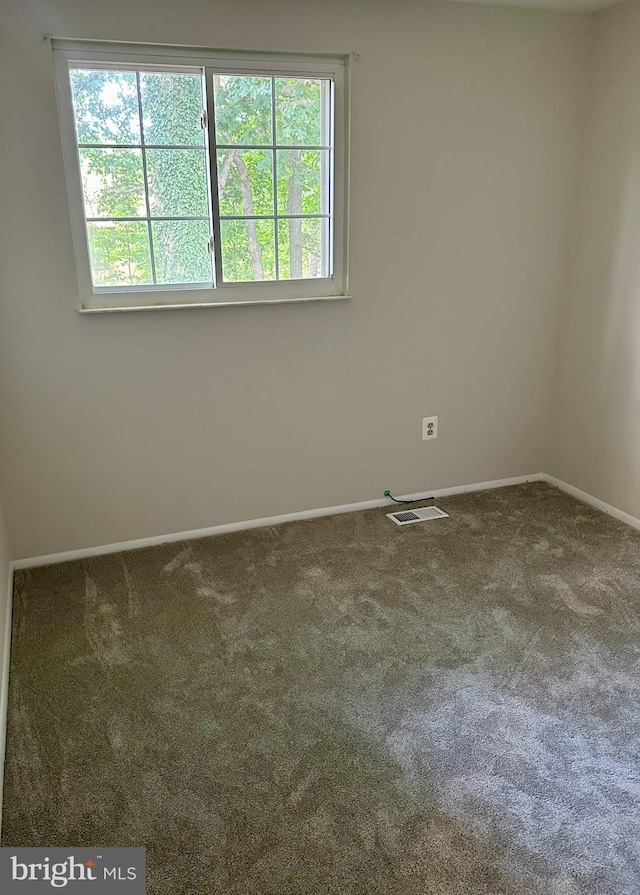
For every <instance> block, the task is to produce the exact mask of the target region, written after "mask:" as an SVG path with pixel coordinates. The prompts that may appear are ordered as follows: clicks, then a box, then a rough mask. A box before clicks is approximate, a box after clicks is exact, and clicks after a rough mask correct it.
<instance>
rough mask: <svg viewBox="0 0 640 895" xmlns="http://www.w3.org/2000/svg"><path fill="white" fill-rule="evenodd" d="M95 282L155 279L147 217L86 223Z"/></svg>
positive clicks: (120, 283) (127, 283) (137, 282)
mask: <svg viewBox="0 0 640 895" xmlns="http://www.w3.org/2000/svg"><path fill="white" fill-rule="evenodd" d="M87 232H88V236H89V252H90V256H91V270H92V272H93V282H94V284H95V285H96V286H142V285H148V284H150V283H152V282H153V279H152V276H151V254H150V252H149V236H148V228H147V223H146V221H141V222H139V223H138V222H137V221H125V222H120V223H116V222H115V221H109V222H107V223H96V224H87Z"/></svg>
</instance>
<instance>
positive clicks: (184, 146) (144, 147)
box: [77, 69, 213, 288]
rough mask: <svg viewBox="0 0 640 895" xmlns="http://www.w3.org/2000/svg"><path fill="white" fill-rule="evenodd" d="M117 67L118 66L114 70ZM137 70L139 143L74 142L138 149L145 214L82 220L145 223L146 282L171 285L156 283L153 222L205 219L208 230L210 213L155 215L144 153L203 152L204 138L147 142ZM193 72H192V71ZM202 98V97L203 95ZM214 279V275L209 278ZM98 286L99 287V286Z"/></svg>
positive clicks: (93, 146) (80, 145)
mask: <svg viewBox="0 0 640 895" xmlns="http://www.w3.org/2000/svg"><path fill="white" fill-rule="evenodd" d="M116 70H118V69H116ZM140 71H141V69H135V76H136V102H137V111H138V128H139V131H140V142H139V143H115V142H114V143H86V142H80V141H77V146H78V149H79V150H82V149H127V150H133V149H138V150H140V153H141V162H142V178H143V186H144V201H145V209H146V214H145V215H136V216H134V215H131V216H123V215H111V216H109V217H95V216H91V217H89V216H87V215H86V213H85V221H86V222H87V224H108V223H141V224H142V223H146V225H147V238H148V240H149V260H150V265H151V280H152V282H151V283H150V284H149V285H150V286H151V285H152V286H159V285H160V286H171V285H174V284H171V283H164V284H160V283H158V275H157V269H156V254H155V245H154V238H153V223H154V222H167V223H171V222H182V221H199V222H206V223H208V224H209V229H210V230H211V213H209V214H207V215H154V214H152V213H151V199H150V193H149V175H148V168H147V152H148V151H149V150H154V149H156V150H157V149H159V150H163V151H164V150H187V151H189V152H192V151H199V152H203V153H206V149H207V147H206V146H205V145H204V141H203V143H202V145H198V144H196V143H192V144H189V143H147V142H146V140H145V133H144V115H143V111H142V87H141V83H140ZM192 74H193V73H192ZM203 99H204V98H203ZM207 204H208V205H209V209H210V210H211V202H210V199H209V198H207ZM212 282H213V277H212ZM98 288H100V287H98Z"/></svg>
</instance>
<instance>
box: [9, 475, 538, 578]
mask: <svg viewBox="0 0 640 895" xmlns="http://www.w3.org/2000/svg"><path fill="white" fill-rule="evenodd" d="M541 479H542V473H534V474H532V475H521V476H516V477H515V478H510V479H497V480H496V481H492V482H475V483H473V484H470V485H457V486H456V487H454V488H439V489H437V490H435V491H422V492H417V493H415V494H402V495H400V497H401V498H405V499H407V500H421V499H426V498H428V497H436V498H437V497H449V496H450V495H453V494H465V493H466V492H469V491H488V490H490V489H491V488H504V487H506V486H508V485H522V484H523V483H525V482H539V481H541ZM390 503H391V502H390V501H389V500H388V499H387V498H386V497H381V498H376V499H375V500H363V501H360V502H359V503H346V504H342V505H341V506H337V507H321V508H319V509H315V510H301V511H300V512H297V513H285V514H283V515H281V516H266V517H265V518H263V519H249V520H247V521H244V522H230V523H227V524H225V525H212V526H211V527H209V528H197V529H194V530H193V531H178V532H175V533H172V534H164V535H155V536H154V537H150V538H138V539H137V540H133V541H122V542H120V543H118V544H104V545H102V546H97V547H85V548H84V549H82V550H68V551H66V552H65V553H50V554H48V555H47V556H31V557H28V558H26V559H17V560H15V561H14V563H13V567H14V569H16V570H17V569H34V568H36V567H38V566H49V565H53V564H54V563H59V562H69V561H70V560H74V559H88V558H89V557H92V556H104V555H106V554H108V553H122V552H123V551H126V550H139V549H140V548H141V547H157V546H158V545H159V544H171V543H174V542H176V541H194V540H196V539H197V538H208V537H211V536H212V535H221V534H228V533H229V532H234V531H248V530H249V529H251V528H266V527H269V526H271V525H281V524H282V523H283V522H296V521H298V520H304V519H316V518H318V517H320V516H335V515H337V514H339V513H353V512H357V511H358V510H370V509H373V508H375V507H386V506H390Z"/></svg>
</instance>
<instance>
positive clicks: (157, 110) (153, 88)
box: [140, 71, 204, 146]
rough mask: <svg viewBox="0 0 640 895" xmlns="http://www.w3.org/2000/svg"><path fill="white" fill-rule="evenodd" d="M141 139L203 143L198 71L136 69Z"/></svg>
mask: <svg viewBox="0 0 640 895" xmlns="http://www.w3.org/2000/svg"><path fill="white" fill-rule="evenodd" d="M140 95H141V98H142V121H143V124H144V140H145V143H151V144H153V143H158V144H160V145H166V144H167V143H169V144H173V145H176V146H183V145H187V146H204V131H203V130H202V128H201V126H200V116H201V115H202V111H203V109H204V99H203V95H202V75H199V74H174V73H167V72H147V71H144V72H140Z"/></svg>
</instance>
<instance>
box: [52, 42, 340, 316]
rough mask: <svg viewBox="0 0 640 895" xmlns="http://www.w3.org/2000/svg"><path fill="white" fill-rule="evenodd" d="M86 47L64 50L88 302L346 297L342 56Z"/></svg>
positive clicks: (61, 66)
mask: <svg viewBox="0 0 640 895" xmlns="http://www.w3.org/2000/svg"><path fill="white" fill-rule="evenodd" d="M57 43H58V44H62V43H66V44H69V43H70V42H57ZM86 46H87V44H83V47H82V49H81V51H79V52H78V53H74V52H73V51H72V49H71V48H70V47H68V46H65V47H62V46H54V51H55V55H56V56H59V57H62V59H60V58H58V59H56V65H57V76H58V81H60V75H61V70H63V71H66V72H68V75H67V79H68V80H67V90H68V91H69V95H68V99H69V101H68V103H67V108H68V109H69V110H70V112H71V115H69V114H68V112H67V113H66V115H67V121H68V122H69V124H67V126H66V131H67V133H66V141H67V143H68V142H69V131H70V130H71V128H70V126H69V125H70V124H71V123H72V124H73V135H74V137H75V139H74V141H73V142H74V146H73V150H74V153H73V155H74V159H73V161H75V162H76V166H75V167H76V170H75V176H76V178H77V181H78V182H79V186H80V189H78V188H77V187H76V186H74V184H73V183H71V182H70V204H71V210H72V223H74V235H75V241H76V254H77V257H78V267H79V278H80V281H81V289H82V285H83V279H84V281H85V282H86V281H87V280H90V282H91V287H90V294H89V295H88V296H86V292H87V290H86V289H85V296H86V297H85V296H83V297H85V305H86V307H87V308H90V307H96V308H99V307H101V305H102V303H103V302H102V301H101V299H104V305H105V306H109V307H115V308H117V307H120V306H122V307H130V306H134V307H135V306H138V305H140V306H148V305H153V306H158V305H159V304H170V305H173V304H176V303H179V304H190V303H195V304H197V303H214V302H221V303H223V304H226V303H235V302H236V301H263V300H267V301H277V300H280V299H282V300H286V299H288V298H314V297H325V296H326V297H339V296H340V295H343V294H344V293H345V291H346V289H345V286H346V283H345V278H344V260H345V255H346V252H345V248H346V245H345V243H346V240H345V232H346V231H345V226H344V224H345V220H344V210H345V204H344V180H345V178H344V171H345V167H346V166H345V151H344V149H345V147H344V143H343V141H344V131H343V129H342V124H341V122H340V120H339V116H340V115H343V114H344V110H345V106H344V96H343V90H344V87H343V84H344V80H343V68H344V62H343V61H342V62H338V61H336V60H331V61H330V62H326V61H323V62H314V63H310V62H306V61H305V62H302V61H300V60H298V59H296V61H295V62H294V61H291V60H282V61H280V60H274V59H268V60H267V59H258V58H255V59H254V58H252V59H251V60H250V61H248V60H246V59H243V64H238V63H237V62H235V63H234V62H232V59H231V58H222V59H217V58H216V59H215V60H213V59H211V58H207V59H204V58H198V59H197V64H196V59H194V58H192V57H195V56H200V52H199V51H186V58H185V57H183V58H178V51H177V50H176V51H175V55H174V54H173V53H172V55H171V56H166V57H164V58H162V57H160V56H159V55H157V53H156V52H155V51H154V52H153V54H152V55H150V56H149V58H148V59H145V58H143V56H142V54H141V55H140V56H139V55H138V54H137V53H136V54H134V53H133V52H126V53H125V52H123V53H113V52H108V50H110V49H112V47H110V46H107V45H104V46H105V47H107V51H106V52H104V53H98V52H91V51H87V50H86V49H85V47H86ZM127 49H128V48H127ZM136 49H137V48H136ZM154 50H155V48H154ZM163 50H164V51H166V50H167V48H163ZM180 55H182V54H180ZM228 55H230V54H228ZM119 63H120V64H119ZM181 63H182V64H181ZM201 63H213V64H201ZM215 63H218V64H215ZM63 86H64V85H63ZM58 87H59V91H60V84H59V85H58ZM63 98H64V97H63ZM64 105H65V104H64V102H63V103H62V104H61V120H62V130H63V143H64V142H65V110H64ZM337 119H338V121H337V126H336V120H337ZM336 135H337V136H338V139H337V140H336ZM68 149H69V147H68V146H67V147H66V150H67V151H66V153H65V155H66V162H67V177H68V180H71V181H73V179H74V178H73V177H71V178H70V177H69V173H70V169H73V165H70V163H69V159H68V154H69V153H68ZM336 168H337V169H339V172H340V173H339V176H338V177H336ZM71 173H72V174H73V173H74V172H73V170H72V171H71ZM78 175H79V176H78ZM74 193H75V214H74ZM78 198H80V202H78V201H77V200H78ZM78 206H81V207H82V208H83V211H84V213H83V215H82V220H81V227H80V226H79V222H78V213H77V211H78ZM74 218H75V222H74ZM78 233H80V234H81V235H82V236H83V237H84V240H83V245H81V246H80V249H81V250H82V249H85V255H84V257H85V258H86V260H85V261H83V257H82V251H78V245H77V244H78V238H77V237H78ZM87 274H88V276H87ZM167 290H168V291H169V292H171V293H172V294H171V295H170V296H169V295H166V294H165V295H163V294H158V293H162V292H166V291H167ZM178 290H179V291H178ZM185 290H186V291H185ZM188 292H190V293H191V294H187V293H188ZM123 293H137V294H136V295H135V296H132V297H131V299H130V301H129V300H127V299H126V296H124V298H123ZM212 293H213V294H212ZM94 296H96V298H94ZM98 296H100V299H98V298H97V297H98Z"/></svg>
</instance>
